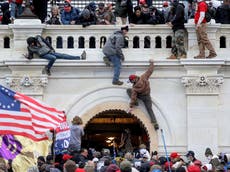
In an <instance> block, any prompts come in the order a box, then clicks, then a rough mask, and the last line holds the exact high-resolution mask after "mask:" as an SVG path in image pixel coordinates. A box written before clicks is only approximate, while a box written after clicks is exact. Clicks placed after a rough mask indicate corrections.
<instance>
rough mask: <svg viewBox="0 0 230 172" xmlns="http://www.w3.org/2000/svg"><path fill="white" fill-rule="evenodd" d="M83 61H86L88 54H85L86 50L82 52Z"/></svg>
mask: <svg viewBox="0 0 230 172" xmlns="http://www.w3.org/2000/svg"><path fill="white" fill-rule="evenodd" d="M81 59H82V60H85V59H86V52H85V50H84V51H83V52H82V54H81Z"/></svg>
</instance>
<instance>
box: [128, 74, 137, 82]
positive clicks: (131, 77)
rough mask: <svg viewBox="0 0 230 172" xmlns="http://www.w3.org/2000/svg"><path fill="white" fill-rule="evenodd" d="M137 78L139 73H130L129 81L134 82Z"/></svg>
mask: <svg viewBox="0 0 230 172" xmlns="http://www.w3.org/2000/svg"><path fill="white" fill-rule="evenodd" d="M136 78H137V75H133V74H132V75H129V81H130V82H133V81H134V80H135V79H136Z"/></svg>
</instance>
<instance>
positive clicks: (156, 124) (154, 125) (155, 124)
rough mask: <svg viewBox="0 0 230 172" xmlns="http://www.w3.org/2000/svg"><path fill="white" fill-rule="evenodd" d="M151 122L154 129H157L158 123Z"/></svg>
mask: <svg viewBox="0 0 230 172" xmlns="http://www.w3.org/2000/svg"><path fill="white" fill-rule="evenodd" d="M152 124H153V127H154V129H155V130H158V129H159V125H158V123H157V122H152Z"/></svg>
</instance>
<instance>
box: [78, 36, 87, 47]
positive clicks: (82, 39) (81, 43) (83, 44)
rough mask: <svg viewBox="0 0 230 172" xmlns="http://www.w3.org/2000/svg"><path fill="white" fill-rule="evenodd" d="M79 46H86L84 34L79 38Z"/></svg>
mask: <svg viewBox="0 0 230 172" xmlns="http://www.w3.org/2000/svg"><path fill="white" fill-rule="evenodd" d="M78 48H85V38H84V37H82V36H81V37H79V39H78Z"/></svg>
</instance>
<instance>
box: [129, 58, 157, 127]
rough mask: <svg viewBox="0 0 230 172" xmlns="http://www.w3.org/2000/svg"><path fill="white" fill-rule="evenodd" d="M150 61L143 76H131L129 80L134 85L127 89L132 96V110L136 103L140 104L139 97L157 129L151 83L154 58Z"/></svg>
mask: <svg viewBox="0 0 230 172" xmlns="http://www.w3.org/2000/svg"><path fill="white" fill-rule="evenodd" d="M149 62H150V66H149V68H148V70H147V71H146V72H145V73H144V74H142V75H141V76H137V75H130V76H129V81H130V82H131V83H132V84H133V86H132V88H128V89H127V94H128V95H129V97H130V98H131V101H130V104H129V107H130V110H132V108H133V107H134V106H135V105H138V101H137V99H141V100H142V101H143V103H144V105H145V107H146V110H147V111H148V113H149V116H150V119H151V122H152V124H153V126H154V128H155V130H158V129H159V125H158V123H157V120H156V117H155V114H154V112H153V109H152V99H151V95H150V91H151V90H150V83H149V77H150V76H151V74H152V73H153V68H154V64H153V60H152V59H150V60H149Z"/></svg>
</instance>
